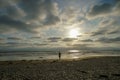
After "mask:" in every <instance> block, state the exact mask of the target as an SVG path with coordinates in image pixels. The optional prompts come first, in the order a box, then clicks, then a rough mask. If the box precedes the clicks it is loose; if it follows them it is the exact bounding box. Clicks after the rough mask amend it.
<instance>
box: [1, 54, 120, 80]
mask: <svg viewBox="0 0 120 80" xmlns="http://www.w3.org/2000/svg"><path fill="white" fill-rule="evenodd" d="M0 80H120V56H102V57H90V58H84V59H77V60H28V61H27V60H21V61H0Z"/></svg>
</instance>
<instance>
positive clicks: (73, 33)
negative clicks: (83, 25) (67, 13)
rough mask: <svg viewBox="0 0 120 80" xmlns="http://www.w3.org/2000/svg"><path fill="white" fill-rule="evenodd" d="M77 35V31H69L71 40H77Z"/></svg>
mask: <svg viewBox="0 0 120 80" xmlns="http://www.w3.org/2000/svg"><path fill="white" fill-rule="evenodd" d="M78 35H79V31H78V29H71V30H70V31H69V36H70V37H71V38H77V36H78Z"/></svg>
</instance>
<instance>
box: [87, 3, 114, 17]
mask: <svg viewBox="0 0 120 80" xmlns="http://www.w3.org/2000/svg"><path fill="white" fill-rule="evenodd" d="M111 10H112V5H111V4H109V3H104V4H101V5H95V6H93V7H92V9H91V11H90V12H89V15H90V16H96V15H100V14H106V13H109V12H111Z"/></svg>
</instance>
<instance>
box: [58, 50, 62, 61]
mask: <svg viewBox="0 0 120 80" xmlns="http://www.w3.org/2000/svg"><path fill="white" fill-rule="evenodd" d="M58 56H59V60H60V59H61V52H60V51H59V54H58Z"/></svg>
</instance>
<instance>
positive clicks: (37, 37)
mask: <svg viewBox="0 0 120 80" xmlns="http://www.w3.org/2000/svg"><path fill="white" fill-rule="evenodd" d="M30 39H41V37H40V36H36V37H31V38H30Z"/></svg>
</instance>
